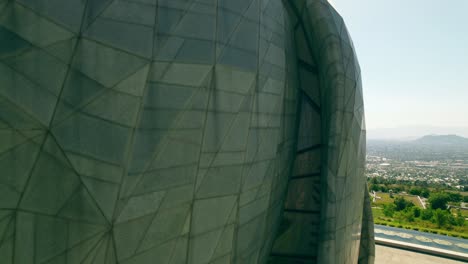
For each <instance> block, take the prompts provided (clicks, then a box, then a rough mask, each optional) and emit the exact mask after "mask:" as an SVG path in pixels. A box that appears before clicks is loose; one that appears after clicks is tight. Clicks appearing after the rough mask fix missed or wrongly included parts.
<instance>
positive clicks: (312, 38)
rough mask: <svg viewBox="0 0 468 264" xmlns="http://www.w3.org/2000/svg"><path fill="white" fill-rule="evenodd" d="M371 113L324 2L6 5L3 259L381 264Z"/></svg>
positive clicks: (0, 64)
mask: <svg viewBox="0 0 468 264" xmlns="http://www.w3.org/2000/svg"><path fill="white" fill-rule="evenodd" d="M363 116H364V109H363V105H362V90H361V81H360V72H359V66H358V64H357V60H356V56H355V54H354V51H353V48H352V44H351V41H350V39H349V36H348V34H347V31H346V28H345V26H344V24H343V21H342V19H341V17H340V16H339V15H338V14H337V13H336V12H335V11H334V10H333V8H331V7H330V6H329V4H328V3H327V2H326V1H319V0H309V1H292V0H291V1H279V0H236V1H233V0H100V1H99V0H87V1H84V0H69V1H62V0H53V1H45V0H42V1H41V0H17V1H9V0H0V260H1V263H89V264H91V263H96V264H97V263H99V264H101V263H104V264H111V263H125V264H126V263H135V264H139V263H171V264H172V263H174V264H175V263H193V264H202V263H213V264H214V263H216V264H218V263H267V262H270V263H293V262H291V261H296V263H357V262H358V261H359V262H361V263H372V262H373V234H372V233H373V232H372V216H371V215H370V214H369V213H370V209H369V208H368V206H369V205H368V203H364V199H365V193H366V190H365V181H364V173H363V169H364V156H365V147H364V144H365V132H364V129H365V127H364V118H363ZM367 199H368V198H367ZM364 205H365V206H367V207H365V206H364Z"/></svg>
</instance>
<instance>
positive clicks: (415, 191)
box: [409, 188, 421, 195]
mask: <svg viewBox="0 0 468 264" xmlns="http://www.w3.org/2000/svg"><path fill="white" fill-rule="evenodd" d="M409 193H410V194H412V195H421V189H420V188H411V189H410V190H409Z"/></svg>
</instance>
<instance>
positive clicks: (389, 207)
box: [383, 204, 396, 217]
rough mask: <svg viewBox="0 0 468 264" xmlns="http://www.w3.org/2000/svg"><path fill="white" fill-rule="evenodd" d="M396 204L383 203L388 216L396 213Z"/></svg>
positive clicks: (385, 213) (384, 211)
mask: <svg viewBox="0 0 468 264" xmlns="http://www.w3.org/2000/svg"><path fill="white" fill-rule="evenodd" d="M395 208H396V206H395V204H384V205H383V214H384V215H385V216H386V217H393V214H394V213H395Z"/></svg>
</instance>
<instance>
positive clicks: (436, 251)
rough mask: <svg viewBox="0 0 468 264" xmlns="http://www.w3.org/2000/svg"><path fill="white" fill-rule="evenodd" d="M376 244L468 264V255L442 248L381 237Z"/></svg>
mask: <svg viewBox="0 0 468 264" xmlns="http://www.w3.org/2000/svg"><path fill="white" fill-rule="evenodd" d="M375 244H377V245H383V246H388V247H394V248H399V249H405V250H411V251H414V252H420V253H424V254H429V255H433V256H439V257H444V258H450V259H454V260H461V261H465V262H468V254H464V253H460V252H455V251H451V250H445V249H440V248H435V247H428V246H422V245H417V244H412V243H406V242H401V241H397V240H391V239H385V238H379V237H376V238H375Z"/></svg>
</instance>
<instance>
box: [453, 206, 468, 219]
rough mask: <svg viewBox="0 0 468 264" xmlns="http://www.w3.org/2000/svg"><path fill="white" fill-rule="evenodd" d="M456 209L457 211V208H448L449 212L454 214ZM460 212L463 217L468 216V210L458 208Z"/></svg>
mask: <svg viewBox="0 0 468 264" xmlns="http://www.w3.org/2000/svg"><path fill="white" fill-rule="evenodd" d="M457 211H458V210H457V209H454V208H452V209H450V212H451V213H452V214H456V213H457ZM460 212H461V214H462V215H463V216H464V217H465V218H468V210H460Z"/></svg>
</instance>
